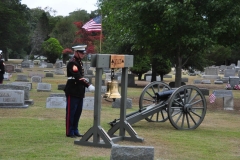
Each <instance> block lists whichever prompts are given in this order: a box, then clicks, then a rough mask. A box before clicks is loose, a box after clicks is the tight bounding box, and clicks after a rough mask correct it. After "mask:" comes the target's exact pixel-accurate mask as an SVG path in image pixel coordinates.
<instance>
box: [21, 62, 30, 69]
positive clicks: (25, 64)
mask: <svg viewBox="0 0 240 160" xmlns="http://www.w3.org/2000/svg"><path fill="white" fill-rule="evenodd" d="M21 67H22V68H30V62H29V61H23V62H22V63H21Z"/></svg>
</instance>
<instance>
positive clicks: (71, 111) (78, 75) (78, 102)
mask: <svg viewBox="0 0 240 160" xmlns="http://www.w3.org/2000/svg"><path fill="white" fill-rule="evenodd" d="M86 46H87V45H78V46H74V47H73V49H74V56H73V57H72V59H70V61H69V62H68V64H67V77H68V80H67V83H66V86H65V89H64V92H65V95H66V100H67V106H66V136H67V137H71V138H75V137H82V136H83V135H82V134H80V132H79V130H78V123H79V119H80V116H81V113H82V108H83V98H84V97H85V87H87V88H88V90H89V91H92V92H93V91H94V90H95V87H94V86H93V85H92V84H90V83H89V82H88V81H87V80H86V79H85V78H84V68H83V63H82V59H83V58H84V57H85V48H86Z"/></svg>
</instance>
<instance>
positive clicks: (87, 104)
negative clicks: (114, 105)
mask: <svg viewBox="0 0 240 160" xmlns="http://www.w3.org/2000/svg"><path fill="white" fill-rule="evenodd" d="M83 109H85V110H94V97H85V98H83Z"/></svg>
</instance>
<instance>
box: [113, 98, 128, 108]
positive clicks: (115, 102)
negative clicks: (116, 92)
mask: <svg viewBox="0 0 240 160" xmlns="http://www.w3.org/2000/svg"><path fill="white" fill-rule="evenodd" d="M120 103H121V98H117V99H116V100H115V101H114V102H112V108H121V105H120ZM129 108H132V99H130V98H127V102H126V109H129Z"/></svg>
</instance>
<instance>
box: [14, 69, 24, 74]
mask: <svg viewBox="0 0 240 160" xmlns="http://www.w3.org/2000/svg"><path fill="white" fill-rule="evenodd" d="M15 72H18V73H21V72H23V71H22V68H15Z"/></svg>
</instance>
